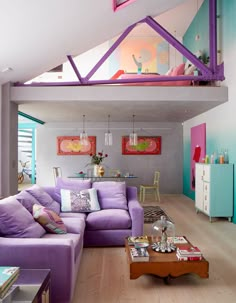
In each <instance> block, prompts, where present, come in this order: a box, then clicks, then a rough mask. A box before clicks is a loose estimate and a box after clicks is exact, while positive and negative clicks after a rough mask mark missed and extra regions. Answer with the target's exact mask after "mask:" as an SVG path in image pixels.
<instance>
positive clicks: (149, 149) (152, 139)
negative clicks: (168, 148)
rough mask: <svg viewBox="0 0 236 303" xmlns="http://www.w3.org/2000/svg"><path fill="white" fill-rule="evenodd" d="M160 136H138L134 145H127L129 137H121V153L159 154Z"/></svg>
mask: <svg viewBox="0 0 236 303" xmlns="http://www.w3.org/2000/svg"><path fill="white" fill-rule="evenodd" d="M160 154H161V136H138V144H137V145H136V146H131V145H129V137H128V136H123V137H122V155H160Z"/></svg>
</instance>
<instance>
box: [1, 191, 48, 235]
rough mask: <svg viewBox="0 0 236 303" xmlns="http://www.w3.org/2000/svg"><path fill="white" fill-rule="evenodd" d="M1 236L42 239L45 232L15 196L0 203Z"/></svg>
mask: <svg viewBox="0 0 236 303" xmlns="http://www.w3.org/2000/svg"><path fill="white" fill-rule="evenodd" d="M0 234H1V235H2V236H5V237H8V238H41V237H42V236H43V235H44V234H45V230H44V229H43V228H42V226H40V224H38V223H37V222H35V221H34V218H33V216H32V215H31V214H30V213H29V212H28V210H27V209H26V208H25V207H24V206H22V205H21V204H20V202H18V201H17V200H16V197H15V196H11V197H8V198H5V199H3V200H1V201H0Z"/></svg>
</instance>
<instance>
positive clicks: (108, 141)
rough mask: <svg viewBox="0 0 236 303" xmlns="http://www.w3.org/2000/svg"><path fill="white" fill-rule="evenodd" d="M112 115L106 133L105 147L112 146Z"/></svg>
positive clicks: (108, 119) (108, 120)
mask: <svg viewBox="0 0 236 303" xmlns="http://www.w3.org/2000/svg"><path fill="white" fill-rule="evenodd" d="M110 117H111V116H110V115H108V118H107V132H106V133H105V145H107V146H111V145H112V133H111V132H110Z"/></svg>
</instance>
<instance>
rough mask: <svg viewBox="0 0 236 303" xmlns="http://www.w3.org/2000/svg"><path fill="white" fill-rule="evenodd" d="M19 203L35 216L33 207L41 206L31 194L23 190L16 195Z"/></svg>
mask: <svg viewBox="0 0 236 303" xmlns="http://www.w3.org/2000/svg"><path fill="white" fill-rule="evenodd" d="M15 197H16V199H17V201H19V202H20V204H21V205H23V206H24V207H25V208H26V209H27V210H28V211H29V212H30V213H31V214H33V205H34V204H40V203H39V201H38V200H37V199H35V198H34V197H33V196H32V195H31V194H30V193H28V192H27V191H25V190H23V191H21V192H20V193H19V194H17V195H15Z"/></svg>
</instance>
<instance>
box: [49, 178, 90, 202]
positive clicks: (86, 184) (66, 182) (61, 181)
mask: <svg viewBox="0 0 236 303" xmlns="http://www.w3.org/2000/svg"><path fill="white" fill-rule="evenodd" d="M89 188H91V180H90V179H88V180H73V179H69V178H57V181H56V188H55V192H56V195H57V196H58V198H59V199H61V189H70V190H76V191H80V190H83V189H89Z"/></svg>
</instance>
